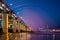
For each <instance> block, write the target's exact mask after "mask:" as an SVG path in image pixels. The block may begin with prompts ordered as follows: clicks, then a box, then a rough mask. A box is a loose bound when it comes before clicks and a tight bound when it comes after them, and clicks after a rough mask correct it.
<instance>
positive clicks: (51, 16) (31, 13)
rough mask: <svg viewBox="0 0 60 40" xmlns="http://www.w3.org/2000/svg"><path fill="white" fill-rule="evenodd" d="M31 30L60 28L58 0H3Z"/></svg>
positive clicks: (59, 5)
mask: <svg viewBox="0 0 60 40" xmlns="http://www.w3.org/2000/svg"><path fill="white" fill-rule="evenodd" d="M4 1H5V2H6V4H7V5H8V6H9V7H10V8H11V9H12V10H13V11H14V12H15V13H16V14H17V15H18V16H20V17H22V19H23V21H24V22H25V23H26V24H27V26H28V27H29V28H31V29H32V30H37V29H39V28H42V29H44V28H46V26H47V25H48V26H60V2H59V1H60V0H13V1H12V0H4Z"/></svg>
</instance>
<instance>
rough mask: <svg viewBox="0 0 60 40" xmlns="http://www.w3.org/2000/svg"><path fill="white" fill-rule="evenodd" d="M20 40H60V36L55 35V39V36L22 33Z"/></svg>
mask: <svg viewBox="0 0 60 40" xmlns="http://www.w3.org/2000/svg"><path fill="white" fill-rule="evenodd" d="M20 36H21V37H20V40H60V34H59V35H55V38H54V39H53V35H37V34H29V33H20Z"/></svg>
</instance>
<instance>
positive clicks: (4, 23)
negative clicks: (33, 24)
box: [0, 0, 60, 40]
mask: <svg viewBox="0 0 60 40" xmlns="http://www.w3.org/2000/svg"><path fill="white" fill-rule="evenodd" d="M26 33H30V34H36V35H47V34H48V35H52V34H53V38H54V37H55V36H54V35H55V34H60V30H58V29H51V30H50V29H48V30H47V29H44V30H40V31H32V30H31V29H29V28H28V26H27V25H26V24H25V22H24V21H23V20H22V19H21V18H20V17H18V16H17V15H16V13H15V12H13V11H12V10H11V9H10V8H9V6H7V5H6V4H5V3H4V1H3V0H0V37H1V36H2V35H3V36H2V38H0V39H1V40H17V37H21V35H24V34H26ZM26 35H27V34H26ZM53 40H54V39H53Z"/></svg>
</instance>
